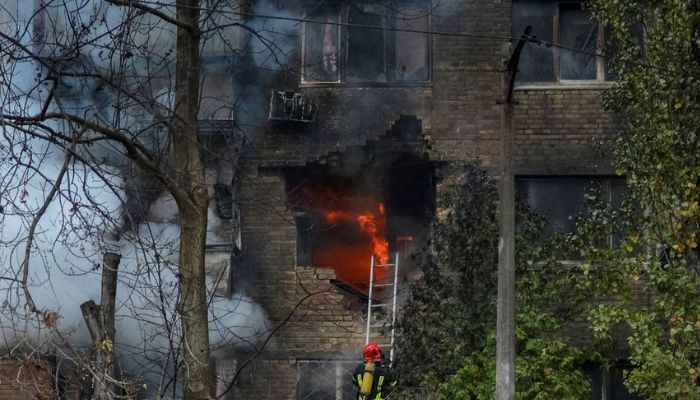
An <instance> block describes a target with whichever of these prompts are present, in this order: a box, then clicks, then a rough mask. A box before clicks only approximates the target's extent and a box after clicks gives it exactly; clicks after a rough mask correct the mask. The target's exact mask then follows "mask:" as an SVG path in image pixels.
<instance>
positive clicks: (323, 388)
mask: <svg viewBox="0 0 700 400" xmlns="http://www.w3.org/2000/svg"><path fill="white" fill-rule="evenodd" d="M356 366H357V363H354V362H351V361H325V360H319V361H298V362H297V399H298V400H354V399H355V398H356V397H355V392H356V389H355V386H354V385H353V384H352V374H353V373H354V371H355V367H356Z"/></svg>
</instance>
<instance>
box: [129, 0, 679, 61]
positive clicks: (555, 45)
mask: <svg viewBox="0 0 700 400" xmlns="http://www.w3.org/2000/svg"><path fill="white" fill-rule="evenodd" d="M140 3H144V4H149V5H154V6H161V7H167V6H170V5H169V4H165V3H162V2H158V1H141V2H140ZM182 7H185V8H197V9H198V10H199V11H205V12H210V13H219V14H230V15H236V16H239V17H249V18H261V19H270V20H278V21H289V22H297V23H308V24H321V25H332V26H340V27H349V28H361V29H374V30H383V31H389V32H406V33H420V34H427V35H434V36H444V37H459V38H468V39H480V40H493V41H501V42H517V41H519V40H521V39H523V38H524V39H525V40H527V42H529V43H533V44H535V45H537V46H543V47H547V48H557V49H560V50H567V51H571V52H574V53H579V54H584V55H589V56H595V57H600V58H603V59H608V60H609V59H612V58H613V56H610V55H606V54H605V53H598V52H596V51H589V50H584V49H580V48H576V47H572V46H565V45H562V44H559V43H553V42H551V41H546V40H542V39H539V38H538V37H537V36H534V35H527V36H524V37H522V38H521V37H513V36H498V35H484V34H478V33H469V32H448V31H437V30H432V29H410V28H397V27H393V26H384V25H381V26H380V25H366V24H356V23H349V22H334V21H319V20H314V19H309V18H302V17H291V16H283V15H271V14H261V13H254V12H246V11H235V10H214V9H211V8H207V7H201V6H200V7H191V6H182ZM394 19H396V20H410V19H413V18H411V17H394ZM236 25H244V23H242V22H234V23H231V24H229V25H228V26H236ZM226 26H227V25H226V24H224V25H223V26H221V25H220V26H217V27H215V28H212V29H221V28H223V27H226ZM272 33H274V32H272ZM626 63H627V64H630V65H638V66H641V67H645V68H651V69H657V70H661V71H667V72H671V71H670V70H668V69H665V68H662V67H657V66H653V65H650V64H648V63H643V62H639V61H626Z"/></svg>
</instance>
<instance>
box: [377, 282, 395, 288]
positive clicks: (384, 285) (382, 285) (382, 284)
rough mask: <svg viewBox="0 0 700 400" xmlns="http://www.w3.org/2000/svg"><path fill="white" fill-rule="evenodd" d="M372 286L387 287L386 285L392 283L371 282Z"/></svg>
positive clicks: (391, 284)
mask: <svg viewBox="0 0 700 400" xmlns="http://www.w3.org/2000/svg"><path fill="white" fill-rule="evenodd" d="M372 286H373V287H387V286H394V284H393V283H374V284H372Z"/></svg>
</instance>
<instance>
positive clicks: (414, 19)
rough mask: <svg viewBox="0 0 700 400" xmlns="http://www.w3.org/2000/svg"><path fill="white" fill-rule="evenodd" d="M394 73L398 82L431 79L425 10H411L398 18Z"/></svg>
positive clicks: (427, 22) (405, 11) (427, 25)
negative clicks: (429, 74)
mask: <svg viewBox="0 0 700 400" xmlns="http://www.w3.org/2000/svg"><path fill="white" fill-rule="evenodd" d="M396 28H397V30H396V32H395V36H394V43H395V52H394V64H393V73H394V80H395V81H398V82H425V81H427V80H428V79H429V76H428V65H429V61H430V60H429V58H428V56H429V52H428V34H427V33H423V32H428V30H429V21H428V14H427V12H426V10H425V9H424V8H409V9H406V10H404V11H403V12H401V13H400V14H399V15H397V16H396Z"/></svg>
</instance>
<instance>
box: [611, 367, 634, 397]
mask: <svg viewBox="0 0 700 400" xmlns="http://www.w3.org/2000/svg"><path fill="white" fill-rule="evenodd" d="M629 371H631V368H629V367H622V366H617V367H613V368H611V370H610V394H611V396H610V398H611V399H615V400H641V399H642V398H641V397H640V396H639V395H637V394H635V393H630V392H629V390H627V387H626V386H625V384H624V374H625V373H627V372H629Z"/></svg>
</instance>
